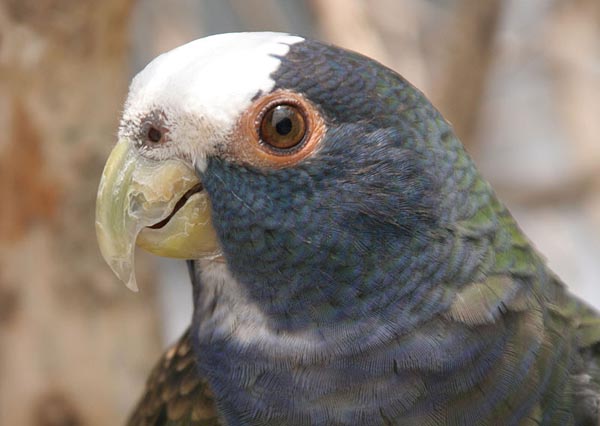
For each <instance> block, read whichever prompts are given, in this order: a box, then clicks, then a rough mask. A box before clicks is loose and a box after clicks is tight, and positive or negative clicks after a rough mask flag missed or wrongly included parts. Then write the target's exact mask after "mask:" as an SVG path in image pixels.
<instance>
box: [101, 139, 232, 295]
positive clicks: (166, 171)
mask: <svg viewBox="0 0 600 426" xmlns="http://www.w3.org/2000/svg"><path fill="white" fill-rule="evenodd" d="M96 234H97V237H98V242H99V245H100V251H101V252H102V256H103V257H104V260H105V261H106V262H107V263H108V265H109V266H110V267H111V269H112V270H113V272H114V273H115V274H116V275H117V277H118V278H119V279H120V280H122V281H123V282H124V283H125V284H126V285H127V287H128V288H130V289H131V290H133V291H137V284H136V281H135V271H134V251H135V245H136V244H137V245H138V246H140V247H142V248H143V249H144V250H146V251H149V252H150V253H153V254H156V255H159V256H164V257H172V258H177V259H199V258H215V257H218V256H220V254H221V253H220V249H219V245H218V243H217V237H216V234H215V231H214V229H213V227H212V223H211V218H210V202H209V199H208V196H207V194H206V192H205V191H203V187H202V184H201V183H200V181H199V180H198V177H197V176H196V174H195V173H194V170H193V168H192V167H191V166H190V165H189V164H187V163H186V162H184V161H183V160H179V159H169V160H163V161H160V162H159V161H154V160H151V159H148V158H145V157H143V156H142V155H141V154H140V153H139V152H138V150H137V149H136V148H135V146H134V144H133V142H131V141H129V140H127V139H122V140H120V141H119V142H118V143H117V145H116V146H115V148H114V149H113V151H112V152H111V154H110V157H109V159H108V161H107V162H106V165H105V166H104V171H103V173H102V179H101V181H100V186H99V189H98V197H97V202H96Z"/></svg>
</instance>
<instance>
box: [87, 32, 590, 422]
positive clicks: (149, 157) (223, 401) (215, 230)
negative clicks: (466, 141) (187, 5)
mask: <svg viewBox="0 0 600 426" xmlns="http://www.w3.org/2000/svg"><path fill="white" fill-rule="evenodd" d="M117 139H118V141H117V143H116V145H115V146H114V148H113V150H112V152H111V153H110V155H109V157H108V160H107V162H106V164H105V166H104V171H103V173H102V178H101V181H100V185H99V188H98V195H97V204H96V223H95V226H96V234H97V238H98V243H99V246H100V250H101V253H102V256H103V257H104V259H105V260H106V262H107V263H108V265H109V266H110V267H111V268H112V270H113V271H114V273H115V274H116V275H117V277H119V278H120V279H121V280H122V281H124V282H125V283H126V285H127V286H128V287H129V288H131V289H133V290H137V283H136V280H135V267H134V252H135V248H136V246H139V247H141V248H142V249H144V250H146V251H149V252H150V253H153V254H156V255H158V256H164V257H170V258H177V259H185V260H186V262H187V265H188V270H189V274H190V277H191V282H192V292H191V297H192V299H193V300H192V301H193V314H192V318H191V322H190V325H189V328H188V329H187V331H186V332H185V333H184V335H183V336H182V337H181V339H180V340H179V341H178V342H177V343H175V344H174V345H173V346H172V347H171V348H170V349H168V350H167V352H166V353H165V354H164V355H163V357H162V358H161V359H160V360H159V362H158V364H157V365H156V367H155V369H154V370H153V372H152V373H151V375H150V378H149V379H148V381H147V384H146V388H145V390H144V393H143V395H142V397H141V399H140V400H139V403H138V405H137V406H136V408H135V409H134V411H133V413H132V414H131V416H130V418H129V420H128V425H130V426H150V425H152V426H208V425H222V426H225V425H228V426H241V425H267V426H272V425H289V426H302V425H331V426H341V425H354V426H376V425H377V426H379V425H381V426H391V425H418V426H437V425H560V426H567V425H578V426H585V425H599V424H600V409H599V407H600V364H599V361H600V316H599V314H598V312H596V311H595V310H594V309H593V308H592V307H591V306H589V305H588V304H587V303H586V302H585V301H583V300H580V299H578V298H577V297H575V296H574V295H572V294H571V293H570V292H569V290H568V289H567V288H566V285H565V284H563V282H562V281H561V279H560V278H559V277H558V276H557V275H556V274H555V273H554V272H553V271H552V270H550V268H549V267H548V266H547V262H546V260H545V259H544V258H543V257H542V255H541V254H540V253H538V251H537V250H536V249H535V248H534V246H533V244H532V243H531V242H530V241H529V240H528V238H527V237H526V236H525V235H524V233H523V232H522V231H521V229H520V228H519V226H518V224H517V223H516V221H515V219H514V218H513V217H512V216H511V214H510V213H509V211H508V210H507V208H506V207H505V206H504V205H503V204H502V203H501V201H500V200H499V199H498V197H497V196H496V195H495V193H494V191H493V189H492V187H491V185H490V184H489V183H488V182H487V181H486V180H485V179H484V178H483V177H482V175H481V174H480V173H479V171H478V170H477V168H476V166H475V164H474V162H473V160H472V159H471V157H470V156H469V155H468V154H467V152H466V151H465V149H464V147H463V146H462V144H461V142H460V140H459V139H458V137H457V136H456V135H455V133H454V131H453V129H452V126H451V124H450V123H449V122H448V121H446V120H445V119H444V117H443V116H442V115H441V113H440V112H439V111H438V110H437V109H436V108H435V107H434V106H433V105H432V104H431V103H430V102H429V100H428V99H427V98H426V97H425V95H424V94H423V93H421V92H420V91H419V90H418V89H417V88H415V87H414V86H412V85H411V84H410V83H409V82H408V81H407V80H406V79H404V78H403V77H401V76H400V75H399V74H397V73H396V72H394V71H393V70H391V69H389V68H387V67H385V66H384V65H382V64H380V63H378V62H376V61H375V60H372V59H370V58H368V57H366V56H363V55H361V54H359V53H355V52H352V51H350V50H345V49H343V48H340V47H336V46H334V45H331V44H328V43H324V42H319V41H316V40H312V39H310V38H305V37H301V36H296V35H291V34H286V33H272V32H256V33H229V34H219V35H213V36H208V37H205V38H201V39H198V40H195V41H192V42H189V43H187V44H184V45H182V46H180V47H177V48H175V49H173V50H171V51H169V52H167V53H164V54H162V55H160V56H158V57H157V58H155V59H154V60H152V61H151V62H150V63H149V64H148V65H147V66H146V67H145V68H144V69H143V70H142V71H141V72H139V74H137V76H135V78H134V79H133V80H132V83H131V85H130V87H129V93H128V95H127V99H126V101H125V105H124V108H123V112H122V118H121V121H120V126H119V131H118V138H117Z"/></svg>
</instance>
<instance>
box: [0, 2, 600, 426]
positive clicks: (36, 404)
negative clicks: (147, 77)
mask: <svg viewBox="0 0 600 426" xmlns="http://www.w3.org/2000/svg"><path fill="white" fill-rule="evenodd" d="M245 30H275V31H286V32H292V33H300V34H303V35H308V36H311V37H315V38H319V39H322V40H327V41H330V42H333V43H336V44H339V45H342V46H344V47H348V48H350V49H353V50H357V51H359V52H362V53H364V54H367V55H369V56H372V57H374V58H376V59H378V60H379V61H381V62H382V63H384V64H386V65H388V66H389V67H391V68H393V69H395V70H397V71H398V72H400V73H401V74H403V75H404V76H405V77H406V78H408V79H409V80H410V81H412V82H413V83H414V84H415V85H416V86H418V87H419V88H420V89H421V90H423V91H424V92H425V93H426V94H427V96H428V97H429V98H430V99H431V100H432V101H433V102H434V104H436V105H437V106H438V107H439V108H440V110H441V111H442V113H443V114H444V115H445V116H446V118H448V119H449V120H450V121H451V122H452V123H453V125H454V127H455V129H456V131H457V133H458V135H459V136H460V137H461V139H462V140H463V142H464V143H465V145H466V146H467V149H468V150H469V152H470V153H471V154H472V156H473V157H474V158H475V160H476V162H477V163H478V164H479V166H480V169H481V170H482V172H483V174H484V175H485V176H486V177H487V178H488V179H489V180H490V181H491V182H492V184H493V185H494V187H495V188H496V190H497V192H498V193H499V194H500V197H501V198H502V199H503V200H504V201H505V202H506V203H507V204H508V205H509V207H510V208H511V210H512V212H513V214H514V215H515V216H516V217H517V219H518V221H519V222H520V224H521V226H522V228H524V229H525V231H526V233H527V234H528V235H529V237H530V238H531V239H532V240H533V241H534V243H535V244H536V246H537V247H538V248H539V249H540V251H541V252H542V253H544V255H545V256H546V257H547V258H548V261H549V263H550V265H551V267H552V268H553V269H554V270H555V271H556V272H557V273H558V274H559V275H560V276H561V277H562V278H563V279H564V281H565V282H566V283H567V284H568V285H569V286H570V287H571V288H572V290H573V292H575V293H576V294H578V295H580V296H581V297H582V298H584V299H585V300H587V301H589V302H590V303H591V304H593V305H595V306H597V307H600V291H599V287H600V279H599V277H600V262H599V260H598V254H599V253H600V2H599V1H598V0H527V1H520V0H298V1H293V0H260V1H259V0H222V1H210V0H197V1H193V0H138V1H135V0H104V1H101V2H97V1H92V0H85V1H84V0H0V425H2V426H4V425H22V426H29V425H32V426H34V425H35V426H84V425H85V426H88V425H89V426H101V425H118V424H121V423H122V422H123V421H124V419H125V417H126V415H127V413H128V411H129V410H130V408H131V407H132V405H133V404H134V402H135V401H136V400H137V398H138V397H139V395H140V392H141V390H142V386H143V383H144V381H145V379H146V377H147V375H148V373H149V370H150V368H151V367H152V365H153V363H154V362H155V361H156V359H157V358H158V356H159V354H160V353H161V352H162V350H163V348H164V347H165V346H166V345H167V344H169V343H171V342H172V341H173V340H175V339H176V338H177V337H178V335H179V334H180V333H181V332H182V331H183V329H184V328H185V327H186V325H187V324H188V322H189V318H190V309H191V300H190V299H191V298H190V296H191V292H190V286H189V284H188V277H187V272H186V271H185V268H184V266H183V265H182V263H180V262H169V261H166V260H163V259H158V258H154V257H151V256H150V255H145V254H143V253H138V257H137V260H136V262H137V275H138V282H139V283H140V287H141V291H140V293H138V294H133V293H131V292H129V291H128V290H127V289H126V288H125V287H124V286H123V285H121V283H119V282H117V280H116V278H115V277H114V276H113V275H112V273H111V272H110V270H109V269H108V267H107V266H106V265H105V264H104V263H103V261H102V259H101V258H100V253H99V251H98V249H97V245H96V240H95V233H94V203H95V195H96V189H97V185H98V181H99V178H100V174H101V170H102V167H103V164H104V161H105V159H106V157H107V155H108V152H109V151H110V149H111V147H112V145H113V144H114V142H115V135H116V129H117V124H118V119H119V114H120V111H121V105H122V103H123V101H124V98H125V95H126V91H127V85H128V82H129V80H130V79H131V77H132V76H133V75H134V74H135V73H136V72H137V71H139V70H140V69H141V68H142V67H143V66H144V65H145V64H146V63H147V62H148V61H149V60H151V59H152V58H153V57H154V56H156V55H157V54H158V53H160V52H163V51H165V50H169V49H171V48H173V47H175V46H177V45H179V44H182V43H185V42H187V41H190V40H193V39H195V38H198V37H202V36H205V35H208V34H213V33H221V32H229V31H245Z"/></svg>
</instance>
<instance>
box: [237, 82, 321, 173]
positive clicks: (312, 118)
mask: <svg viewBox="0 0 600 426" xmlns="http://www.w3.org/2000/svg"><path fill="white" fill-rule="evenodd" d="M325 130H326V126H325V120H324V119H323V116H321V113H320V111H319V110H318V109H317V108H316V107H315V106H314V105H313V104H312V103H311V102H310V101H309V100H308V99H306V98H305V97H304V96H303V95H302V94H300V93H295V92H292V91H291V90H284V89H280V90H275V91H273V92H271V93H268V94H266V95H264V96H261V97H259V98H258V99H256V100H254V102H253V103H252V104H251V105H250V106H249V107H248V108H247V109H246V110H245V111H244V112H243V114H242V115H241V116H240V119H239V121H238V128H237V129H236V130H235V131H234V132H233V134H238V135H240V136H241V137H239V138H235V139H233V140H232V142H231V143H230V144H229V146H228V147H227V150H228V155H229V156H230V158H232V159H237V160H238V161H240V162H242V163H246V164H251V165H254V166H258V167H267V168H282V167H289V166H293V165H294V164H297V163H298V162H299V161H302V160H303V159H305V158H307V157H310V156H311V155H313V153H314V152H315V150H316V149H317V147H318V146H319V144H320V142H321V140H322V139H323V136H324V135H325Z"/></svg>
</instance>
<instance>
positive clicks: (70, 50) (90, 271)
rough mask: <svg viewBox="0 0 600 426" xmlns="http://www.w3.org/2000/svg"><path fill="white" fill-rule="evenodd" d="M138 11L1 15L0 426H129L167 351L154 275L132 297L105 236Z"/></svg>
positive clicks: (105, 4) (46, 7) (20, 7)
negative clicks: (102, 251) (108, 164)
mask: <svg viewBox="0 0 600 426" xmlns="http://www.w3.org/2000/svg"><path fill="white" fill-rule="evenodd" d="M131 7H132V2H131V1H122V0H105V1H98V2H95V1H91V0H90V1H79V0H72V1H54V0H5V1H3V2H1V3H0V128H1V129H2V131H1V132H0V425H6V426H8V425H15V426H16V425H19V426H29V425H31V426H34V425H35V426H63V425H64V426H79V425H82V426H83V425H90V426H105V425H118V424H121V423H122V422H123V420H124V418H125V415H126V414H127V412H128V410H129V409H130V407H131V405H132V404H133V402H134V400H135V399H137V398H138V396H139V392H140V389H141V385H142V383H143V382H144V380H145V378H146V376H147V373H148V370H149V368H150V367H151V364H152V363H153V361H154V358H155V357H156V354H157V353H158V351H159V350H160V349H159V348H160V340H159V335H158V333H157V326H156V321H157V319H156V317H155V315H154V313H153V312H154V310H153V309H152V307H151V306H150V307H149V306H148V304H151V303H153V297H152V293H153V291H152V286H151V285H149V284H150V283H151V282H152V280H151V278H150V274H148V273H144V269H145V267H144V263H145V262H143V259H142V262H141V263H138V265H137V268H138V273H140V274H141V275H142V276H144V277H143V278H142V280H143V281H144V282H145V286H144V288H143V290H142V292H141V294H139V295H134V294H131V293H129V292H128V291H127V290H126V289H125V288H124V287H123V286H122V285H119V284H118V283H117V282H116V279H115V278H114V276H113V275H112V273H111V272H110V270H109V269H108V268H107V267H106V265H105V264H104V263H103V261H102V259H101V257H100V255H99V251H98V249H97V245H96V242H95V241H96V239H95V234H94V208H95V207H94V204H95V196H96V195H95V194H96V190H97V186H98V181H99V178H100V174H101V171H102V167H103V164H104V161H105V159H106V157H107V155H108V152H109V151H110V149H111V147H112V145H113V144H114V139H115V133H116V128H117V123H118V121H117V120H118V115H119V111H120V110H121V105H122V101H123V96H124V94H125V92H126V87H127V84H128V80H129V69H128V64H129V62H128V60H129V50H128V41H129V36H128V31H129V19H130V15H131ZM146 265H148V264H147V262H146Z"/></svg>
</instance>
